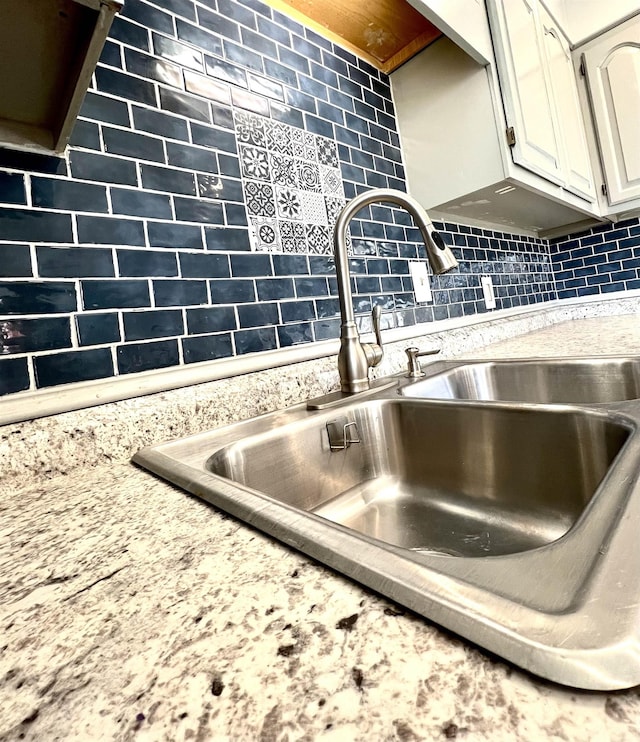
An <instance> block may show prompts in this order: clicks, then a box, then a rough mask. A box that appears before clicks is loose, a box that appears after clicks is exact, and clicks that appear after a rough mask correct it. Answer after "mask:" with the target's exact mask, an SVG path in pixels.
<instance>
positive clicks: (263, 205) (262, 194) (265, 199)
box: [244, 180, 276, 217]
mask: <svg viewBox="0 0 640 742" xmlns="http://www.w3.org/2000/svg"><path fill="white" fill-rule="evenodd" d="M244 194H245V203H246V206H247V213H248V214H249V215H250V216H255V217H274V216H275V215H276V205H275V202H274V200H273V186H272V185H271V184H270V183H260V182H259V181H255V180H248V181H246V182H245V188H244Z"/></svg>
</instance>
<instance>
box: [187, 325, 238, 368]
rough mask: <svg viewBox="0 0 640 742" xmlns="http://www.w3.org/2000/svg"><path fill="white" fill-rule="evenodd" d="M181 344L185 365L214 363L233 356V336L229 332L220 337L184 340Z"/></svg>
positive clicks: (202, 336) (209, 336)
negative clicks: (204, 362)
mask: <svg viewBox="0 0 640 742" xmlns="http://www.w3.org/2000/svg"><path fill="white" fill-rule="evenodd" d="M181 343H182V353H183V357H184V362H185V363H201V362H203V361H214V360H216V359H218V358H228V357H229V356H232V355H233V343H232V340H231V334H230V333H228V332H227V333H221V334H220V335H199V336H198V337H188V338H182V340H181Z"/></svg>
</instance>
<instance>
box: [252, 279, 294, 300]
mask: <svg viewBox="0 0 640 742" xmlns="http://www.w3.org/2000/svg"><path fill="white" fill-rule="evenodd" d="M256 288H257V291H258V299H259V300H260V301H271V300H274V299H292V298H293V297H294V296H295V290H294V286H293V279H292V278H261V279H258V280H256Z"/></svg>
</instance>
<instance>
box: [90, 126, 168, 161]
mask: <svg viewBox="0 0 640 742" xmlns="http://www.w3.org/2000/svg"><path fill="white" fill-rule="evenodd" d="M102 136H103V139H104V144H105V149H106V151H107V152H108V153H109V154H114V155H124V156H126V157H135V158H136V159H138V160H151V161H152V162H161V163H162V162H164V147H163V145H162V140H161V139H158V138H157V137H149V136H147V135H146V134H138V133H136V132H133V131H125V130H124V129H111V128H109V127H103V129H102Z"/></svg>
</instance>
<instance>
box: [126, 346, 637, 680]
mask: <svg viewBox="0 0 640 742" xmlns="http://www.w3.org/2000/svg"><path fill="white" fill-rule="evenodd" d="M518 360H520V359H518ZM462 362H464V361H460V362H458V364H457V365H460V363H462ZM445 363H446V362H445ZM402 384H403V379H402V378H401V377H398V378H397V386H394V387H389V388H386V389H385V390H384V391H382V392H380V393H379V394H377V395H375V398H374V399H372V401H373V402H375V401H376V400H380V399H394V400H396V401H400V402H402V399H403V398H402V397H398V395H397V392H398V387H399V386H401V385H402ZM369 399H371V397H370V398H369ZM410 401H411V403H413V404H416V403H417V404H420V405H421V406H424V407H425V409H428V408H429V407H430V406H438V407H449V406H452V405H453V406H459V407H467V406H478V407H482V408H487V407H489V406H493V405H500V406H506V407H524V408H531V407H534V408H536V409H538V410H540V411H544V410H545V409H548V410H550V411H556V410H557V409H558V408H565V409H573V410H578V411H580V412H584V411H585V410H587V411H588V412H589V414H596V415H602V416H605V417H607V418H608V419H613V420H617V421H620V422H622V423H623V424H625V425H628V426H630V427H631V431H630V435H629V438H628V440H627V441H626V442H625V444H624V445H623V448H622V449H621V451H620V452H619V453H618V455H617V457H616V459H615V460H614V462H613V464H612V466H611V467H610V468H609V470H608V472H607V475H606V477H605V481H606V487H607V489H608V491H609V494H608V495H607V497H599V498H594V500H595V499H597V500H598V504H599V506H600V507H599V508H598V513H600V511H602V514H607V513H608V519H607V520H606V521H604V520H601V519H600V518H598V517H595V516H594V515H592V516H590V517H588V518H585V519H584V522H583V523H582V525H581V527H580V528H578V527H577V526H578V523H576V525H575V526H574V527H573V528H572V529H570V531H569V532H568V533H567V534H565V536H563V537H562V538H560V539H558V540H557V541H555V542H553V543H551V544H548V545H546V546H544V547H541V548H539V549H534V550H531V551H527V552H521V553H517V554H509V555H500V556H495V557H475V558H474V557H464V558H460V557H455V556H449V555H445V554H437V553H432V552H428V553H424V552H416V551H409V552H407V550H406V549H402V548H401V547H394V546H391V545H388V544H385V543H384V542H381V541H378V540H376V539H372V538H369V537H367V536H366V535H364V534H360V533H357V532H354V531H351V529H348V528H345V527H344V526H340V525H339V524H336V523H332V522H330V521H327V520H326V519H324V518H322V517H321V516H316V515H314V514H313V513H307V512H304V511H301V510H298V509H297V508H293V507H291V506H289V505H287V504H286V503H283V502H280V501H277V500H273V499H271V498H269V497H268V496H267V495H264V494H262V493H259V492H258V491H256V490H251V489H250V488H248V487H246V486H244V485H240V484H238V483H233V482H231V481H230V480H226V479H224V478H223V477H220V476H218V475H216V474H213V473H212V472H210V471H207V470H206V468H205V467H204V462H205V461H206V460H207V459H208V458H209V456H210V455H212V453H213V449H212V445H213V446H216V448H215V450H218V448H222V447H224V446H225V445H228V444H229V443H231V442H233V441H234V440H237V439H238V438H242V437H244V436H245V435H247V433H248V432H249V431H250V430H251V429H252V428H253V427H254V426H257V427H258V428H259V429H262V430H264V431H267V430H273V429H276V428H278V427H279V426H281V425H282V424H283V423H285V422H286V421H291V422H293V421H295V420H300V419H304V418H306V417H311V416H324V417H326V416H327V412H326V411H308V410H307V409H306V406H305V405H304V404H300V405H296V406H294V407H292V408H289V409H287V410H284V411H276V412H272V413H268V414H266V415H261V416H260V417H257V418H252V419H250V420H246V421H241V422H238V423H233V424H231V425H229V426H225V427H223V428H218V429H216V430H213V431H207V432H205V433H200V434H197V435H195V436H190V437H189V438H185V439H180V440H178V441H173V442H168V443H165V444H160V445H157V446H150V447H147V448H145V449H142V450H141V451H139V452H138V453H136V454H135V456H134V457H133V461H134V462H135V463H137V464H139V465H140V466H143V467H144V468H147V469H149V470H150V471H153V472H155V473H156V474H159V475H160V476H162V477H164V478H165V479H168V480H169V481H171V482H173V483H174V484H177V485H178V486H180V487H182V488H183V489H186V490H187V491H189V492H191V493H192V494H195V495H196V496H199V497H201V498H203V499H204V500H206V501H207V502H209V503H211V504H213V505H215V506H216V507H219V508H220V509H222V510H224V511H225V512H227V513H229V514H231V515H232V516H234V517H236V518H239V519H240V520H241V521H243V522H245V523H247V524H248V525H251V526H253V527H256V528H258V529H259V530H261V531H264V532H266V533H267V534H269V535H270V536H272V537H274V538H276V539H278V540H279V541H281V542H283V543H285V544H287V545H289V546H291V547H293V548H296V549H297V550H299V551H302V552H304V553H305V554H307V555H308V556H310V557H312V558H314V559H316V560H318V561H319V562H321V563H322V564H324V565H326V566H328V567H330V568H332V569H335V570H337V571H338V572H341V573H342V574H345V575H347V576H348V577H350V578H352V579H354V580H356V581H357V582H360V583H362V584H364V585H366V586H367V587H369V588H371V589H373V590H376V591H378V592H382V593H383V594H385V595H386V596H387V597H389V598H390V599H392V600H395V601H397V602H398V603H400V604H402V605H405V606H407V607H408V608H410V609H412V610H414V611H416V612H417V613H419V614H421V615H423V616H425V617H427V618H428V619H430V620H432V621H434V622H436V623H438V624H440V625H442V626H445V627H447V628H449V629H450V630H452V631H454V632H456V633H457V634H459V635H461V636H463V637H466V638H467V639H469V640H471V641H473V642H475V643H476V644H478V645H480V646H483V647H485V648H487V649H489V650H490V651H492V652H494V653H496V654H497V655H499V656H502V657H504V658H506V659H508V660H510V661H512V662H514V663H515V664H517V665H519V666H521V667H524V668H526V669H528V670H530V671H532V672H534V673H536V674H538V675H541V676H543V677H546V678H548V679H550V680H553V681H556V682H559V683H562V684H565V685H571V686H574V687H580V688H586V689H595V690H612V689H619V688H626V687H630V686H632V685H636V684H638V683H640V660H639V661H636V663H635V664H634V663H633V662H630V660H629V657H630V656H636V657H638V656H640V636H638V634H639V629H638V628H636V627H640V606H639V605H638V603H637V601H636V602H635V603H633V604H632V605H630V604H629V603H630V601H629V600H628V593H629V591H631V594H633V595H637V596H640V575H637V576H634V575H633V574H632V571H630V570H628V569H627V566H628V565H629V563H633V553H635V555H636V557H637V559H638V563H640V544H638V545H636V544H635V543H633V536H634V534H635V529H634V528H633V527H632V524H633V522H634V519H638V520H640V485H639V483H638V472H637V468H638V467H637V462H639V461H640V432H639V430H640V404H638V403H637V402H635V403H634V402H630V401H626V402H623V403H620V404H616V405H608V406H607V408H606V409H602V406H598V408H596V407H595V406H588V405H574V404H572V405H556V404H554V405H539V404H530V403H519V404H518V403H515V404H514V403H507V402H492V403H488V402H484V401H470V400H431V399H411V400H410ZM352 404H366V402H365V401H361V402H359V401H358V395H354V396H353V397H350V398H348V399H347V400H346V401H344V402H343V403H341V404H339V405H337V406H336V407H339V408H345V407H348V406H350V405H352ZM336 407H332V410H331V411H330V412H331V413H335V411H336ZM181 459H182V460H181ZM605 481H603V483H601V485H600V486H601V487H602V486H603V485H604V484H605ZM256 498H258V500H257V501H256ZM256 504H258V505H259V507H256ZM598 513H596V514H598ZM614 526H615V527H614ZM585 528H586V529H587V531H591V530H593V529H595V531H596V532H597V533H598V534H599V538H600V541H599V543H601V551H598V553H597V554H596V553H593V552H591V561H590V565H591V566H592V567H593V569H589V570H586V569H585V570H583V572H582V573H578V572H576V573H573V574H572V584H571V592H570V596H571V600H564V601H563V602H562V603H559V602H558V603H556V605H555V606H553V605H547V606H541V607H538V608H534V607H532V606H531V605H527V604H526V603H525V602H523V601H517V600H514V599H513V598H512V597H511V598H510V597H505V596H504V595H500V594H498V593H497V592H496V590H495V584H496V583H497V582H498V581H499V580H500V570H504V568H505V566H508V567H509V569H510V570H513V569H514V568H516V567H517V568H518V569H519V570H520V572H522V573H526V572H527V571H528V572H529V573H530V574H539V573H540V569H541V568H544V564H545V559H551V560H552V561H553V563H554V564H556V565H557V564H558V563H560V564H562V563H563V562H562V560H566V559H568V557H569V555H570V552H571V550H572V549H577V548H578V542H580V540H581V539H584V538H586V536H585V535H584V534H583V531H584V530H585ZM629 544H630V547H629ZM556 572H558V575H557V580H558V586H557V588H556V590H560V589H563V588H566V586H567V578H568V575H567V574H560V571H559V570H556ZM622 577H624V579H623V580H622V583H623V584H624V587H625V589H624V590H620V589H617V591H616V590H614V594H613V595H612V596H610V599H609V597H608V599H607V601H603V600H602V599H601V595H602V594H604V593H605V592H606V590H605V588H606V587H607V586H610V585H611V584H614V585H615V584H616V583H617V582H620V581H621V579H622ZM490 585H493V586H494V589H492V590H491V592H490V590H489V586H490ZM381 586H382V587H383V588H384V589H381ZM461 593H463V594H464V599H462V598H461ZM605 603H606V605H604V604H605ZM611 615H616V616H618V618H619V621H618V623H616V624H615V625H612V624H613V622H612V621H611ZM595 624H598V625H599V626H600V625H602V626H606V627H607V628H608V629H609V634H608V635H607V636H606V638H604V639H602V641H601V642H600V643H599V644H598V645H593V643H590V642H589V640H591V639H593V638H594V635H597V634H598V632H595V631H594V630H593V627H594V625H595ZM576 627H578V629H580V630H577V628H576ZM596 638H599V637H596Z"/></svg>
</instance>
